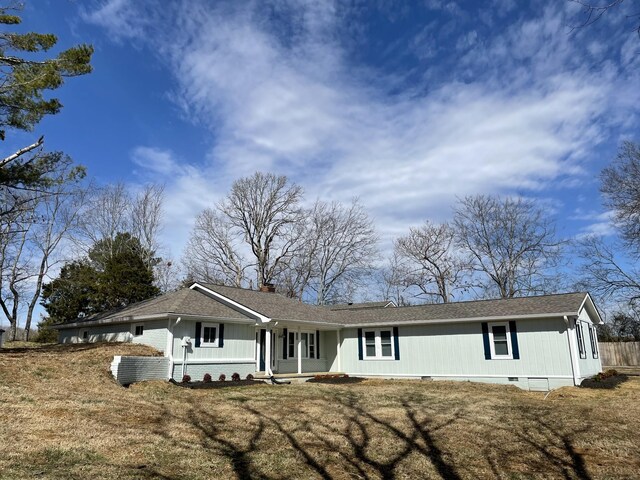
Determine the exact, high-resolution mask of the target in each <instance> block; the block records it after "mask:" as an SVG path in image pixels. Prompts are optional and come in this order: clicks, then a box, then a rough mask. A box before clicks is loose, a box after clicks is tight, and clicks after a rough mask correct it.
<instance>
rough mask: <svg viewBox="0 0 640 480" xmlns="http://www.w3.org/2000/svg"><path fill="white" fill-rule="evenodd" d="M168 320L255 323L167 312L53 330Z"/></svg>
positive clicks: (68, 324)
mask: <svg viewBox="0 0 640 480" xmlns="http://www.w3.org/2000/svg"><path fill="white" fill-rule="evenodd" d="M166 318H169V319H171V318H184V319H194V320H205V321H207V320H214V321H223V322H235V323H246V324H253V323H254V322H255V320H251V319H242V318H227V317H206V316H202V315H185V314H177V313H173V312H165V313H157V314H153V315H135V316H130V317H112V318H103V319H100V320H87V321H85V322H73V323H61V324H58V325H52V326H51V328H55V329H56V330H65V329H69V328H78V327H80V328H84V327H95V326H99V325H117V324H121V323H133V322H141V321H146V320H164V319H166Z"/></svg>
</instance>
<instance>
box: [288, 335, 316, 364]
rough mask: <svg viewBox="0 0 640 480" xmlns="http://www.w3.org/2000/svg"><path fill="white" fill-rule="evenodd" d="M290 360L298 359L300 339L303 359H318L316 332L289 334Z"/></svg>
mask: <svg viewBox="0 0 640 480" xmlns="http://www.w3.org/2000/svg"><path fill="white" fill-rule="evenodd" d="M288 335H289V343H288V347H289V352H288V357H289V358H298V344H297V340H298V338H300V341H301V343H302V345H301V347H302V358H316V334H315V332H300V337H298V332H289V333H288Z"/></svg>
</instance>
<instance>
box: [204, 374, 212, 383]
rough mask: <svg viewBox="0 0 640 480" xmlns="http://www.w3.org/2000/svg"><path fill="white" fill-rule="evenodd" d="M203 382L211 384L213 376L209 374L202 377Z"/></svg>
mask: <svg viewBox="0 0 640 480" xmlns="http://www.w3.org/2000/svg"><path fill="white" fill-rule="evenodd" d="M202 381H203V382H204V383H209V382H210V381H211V375H209V374H208V373H205V374H204V377H202Z"/></svg>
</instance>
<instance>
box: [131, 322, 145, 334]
mask: <svg viewBox="0 0 640 480" xmlns="http://www.w3.org/2000/svg"><path fill="white" fill-rule="evenodd" d="M143 333H144V325H143V324H141V323H140V324H138V325H134V326H133V336H134V337H139V336H140V335H142V334H143Z"/></svg>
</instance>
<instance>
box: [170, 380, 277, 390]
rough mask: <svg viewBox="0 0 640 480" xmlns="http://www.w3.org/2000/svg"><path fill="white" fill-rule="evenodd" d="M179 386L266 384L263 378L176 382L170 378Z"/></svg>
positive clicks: (219, 386)
mask: <svg viewBox="0 0 640 480" xmlns="http://www.w3.org/2000/svg"><path fill="white" fill-rule="evenodd" d="M169 383H172V384H174V385H176V386H178V387H182V388H191V389H210V388H227V387H248V386H251V385H265V383H264V382H263V381H262V380H236V381H234V380H229V381H224V382H220V381H213V382H176V381H175V380H169Z"/></svg>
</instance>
